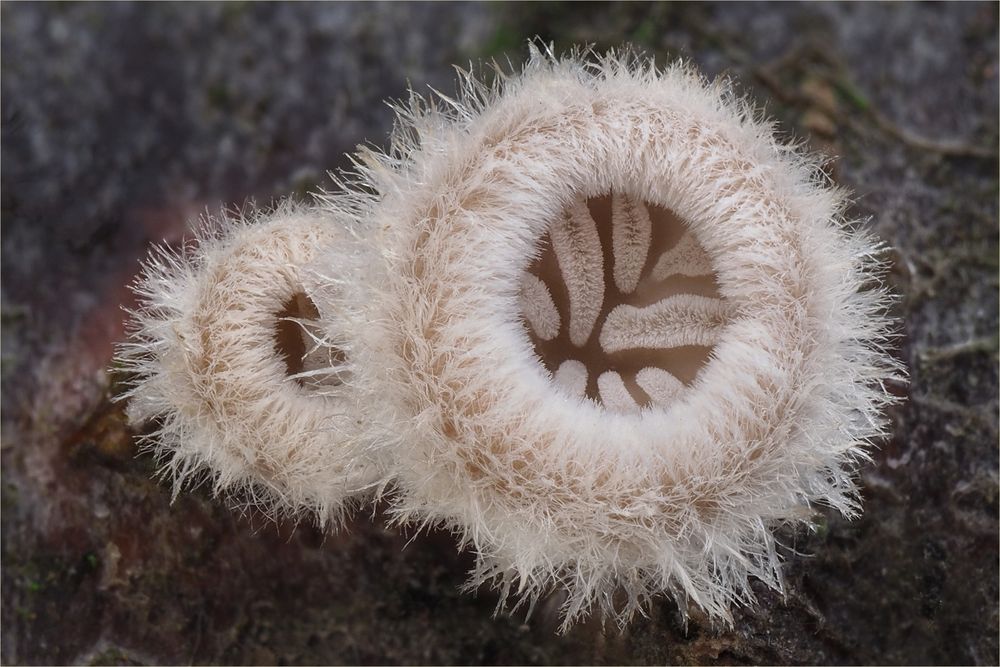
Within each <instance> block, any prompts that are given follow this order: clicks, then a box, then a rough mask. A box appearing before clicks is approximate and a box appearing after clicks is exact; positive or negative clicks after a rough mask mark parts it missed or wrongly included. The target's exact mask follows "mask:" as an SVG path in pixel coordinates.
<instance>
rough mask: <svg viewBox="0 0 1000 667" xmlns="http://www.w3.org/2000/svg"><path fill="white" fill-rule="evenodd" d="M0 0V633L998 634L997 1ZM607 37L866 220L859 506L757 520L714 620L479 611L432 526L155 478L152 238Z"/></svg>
mask: <svg viewBox="0 0 1000 667" xmlns="http://www.w3.org/2000/svg"><path fill="white" fill-rule="evenodd" d="M0 18H2V28H0V30H2V65H0V67H2V123H3V134H2V159H3V170H2V186H3V187H2V190H3V192H2V215H3V265H2V277H3V284H2V325H3V340H2V342H3V350H2V355H3V356H2V382H3V405H2V407H3V415H2V416H3V439H2V464H3V470H2V513H3V516H2V518H3V522H2V562H3V565H2V612H3V619H4V622H3V629H2V647H0V651H2V659H3V661H4V662H5V663H53V662H54V663H59V662H76V663H88V664H112V663H114V664H119V663H121V664H134V663H157V662H170V663H189V662H190V663H251V664H257V663H375V662H379V663H454V662H468V663H511V662H514V663H589V662H597V663H678V662H681V663H683V662H693V663H707V664H731V663H753V662H769V663H800V662H801V663H831V662H836V663H977V664H996V663H997V661H998V659H1000V656H998V648H997V644H998V640H997V627H998V622H1000V617H998V608H997V599H998V595H1000V590H998V571H997V562H998V555H1000V549H998V456H997V436H998V428H997V422H998V415H997V407H998V406H997V395H998V383H997V363H998V352H997V348H998V337H997V327H998V316H997V313H998V306H997V288H998V284H997V283H998V281H997V274H998V260H997V257H998V240H997V236H998V232H997V215H998V211H997V198H998V178H997V154H996V153H997V136H998V134H997V132H998V130H997V114H998V101H997V96H998V87H997V75H998V71H997V29H996V26H997V21H998V14H997V5H996V4H987V3H983V4H978V3H961V4H943V5H911V4H898V5H897V4H887V5H868V4H861V5H854V4H850V5H810V4H781V5H773V6H772V5H756V4H755V5H741V4H725V5H715V4H706V5H686V4H681V5H672V4H671V5H629V4H623V5H603V4H595V5H587V6H583V7H579V6H566V5H548V4H543V5H530V6H494V5H437V4H433V5H364V6H359V5H339V4H338V5H312V4H301V5H300V4H289V5H280V6H279V5H265V4H254V3H251V4H238V3H237V4H225V5H154V6H141V5H137V4H136V5H133V4H108V5H89V4H73V5H64V4H58V5H56V4H21V3H18V4H11V3H6V4H4V5H3V6H2V7H0ZM534 35H539V36H541V37H542V38H543V39H546V40H549V39H552V40H555V42H556V47H557V49H558V48H560V47H566V46H569V45H570V44H572V43H581V42H593V43H595V44H596V45H597V46H598V47H599V48H603V47H607V46H613V45H616V44H618V43H620V42H622V41H625V40H628V41H631V42H633V43H635V44H637V45H639V46H641V47H644V48H646V49H647V50H648V52H649V53H651V54H653V55H655V56H656V57H657V58H658V59H659V60H660V62H663V63H665V62H667V61H668V60H669V59H672V58H674V57H677V56H682V57H685V58H688V59H690V60H691V61H692V62H693V63H694V64H696V65H697V66H698V67H699V68H701V69H702V70H703V71H704V72H705V73H706V74H708V75H709V76H715V75H719V74H725V75H728V76H731V77H733V78H734V79H736V80H737V81H738V85H739V88H740V90H742V91H744V92H746V93H749V94H751V95H752V96H753V97H754V99H755V100H756V101H757V102H758V103H759V104H760V105H761V106H763V107H764V108H765V110H766V112H767V113H768V114H769V115H771V116H773V117H775V118H776V119H777V120H778V122H779V125H778V127H779V131H780V132H782V133H783V134H785V135H787V136H789V137H797V138H800V139H803V140H806V141H807V142H808V144H809V145H810V147H811V148H813V149H815V150H820V151H824V152H826V153H827V154H829V155H831V156H837V160H836V161H835V162H834V161H831V164H830V173H831V175H832V177H833V178H834V179H835V180H836V181H837V182H839V183H841V184H843V185H845V186H847V187H849V188H851V189H852V190H854V192H855V193H856V195H857V199H856V204H855V205H854V210H853V211H852V212H853V213H855V214H857V215H859V216H871V225H872V226H873V228H874V229H875V230H876V231H877V232H878V233H879V234H880V235H881V237H882V238H884V239H885V240H886V241H887V242H888V243H889V244H890V245H891V246H892V247H893V248H894V251H893V263H894V267H893V271H892V273H891V276H890V279H891V280H892V282H893V285H894V287H895V289H896V290H897V291H898V292H899V294H900V295H901V296H902V299H901V301H900V303H899V306H898V313H899V315H900V317H901V318H902V323H903V324H902V330H903V337H902V339H901V341H900V347H899V352H898V354H899V356H900V358H901V359H903V360H904V361H905V363H906V365H907V367H908V370H909V373H910V375H911V383H910V384H909V385H908V386H905V387H896V388H895V390H896V391H898V392H899V393H900V394H901V395H904V396H905V402H904V403H902V404H901V405H900V406H899V407H898V408H897V409H895V410H894V411H893V412H892V420H893V429H892V437H891V438H890V439H889V440H888V441H887V442H885V443H884V444H883V445H882V446H881V447H880V448H879V449H878V450H876V451H874V452H873V457H874V461H873V463H871V464H869V465H866V466H864V467H863V468H862V469H861V470H860V471H859V475H860V479H861V485H862V488H863V494H864V498H865V513H864V516H863V517H862V518H861V519H859V520H856V521H846V520H844V519H842V518H839V517H838V516H836V515H834V514H833V513H829V512H823V511H820V514H819V516H818V519H817V522H818V529H817V530H816V531H814V532H802V531H794V532H793V531H788V532H785V533H783V534H782V540H783V542H784V543H785V545H786V547H787V549H786V551H787V566H786V569H785V576H786V580H787V593H786V595H785V596H784V597H781V596H779V595H777V594H775V593H773V592H770V591H767V590H765V589H764V588H763V587H761V588H759V589H758V593H759V600H758V604H757V605H756V606H754V607H751V608H747V609H742V610H739V611H738V612H737V613H736V615H735V624H734V627H733V628H731V629H726V628H720V627H712V626H711V625H710V624H709V623H708V622H707V620H706V619H705V618H704V617H702V616H700V615H699V614H698V613H696V612H694V613H692V615H691V617H690V619H689V620H688V621H687V622H685V621H684V620H683V619H682V616H681V614H680V612H679V610H678V607H677V605H676V603H675V602H673V601H672V600H671V599H670V598H669V597H666V596H664V597H661V598H659V599H657V600H656V601H655V603H654V604H653V605H652V607H651V608H650V609H649V616H648V618H640V619H636V620H635V621H634V622H632V623H631V624H630V625H629V626H628V627H627V628H626V629H625V630H624V631H622V632H619V631H618V630H617V629H616V628H613V627H608V628H604V629H602V627H601V625H600V622H599V621H598V620H592V621H590V622H588V623H586V624H583V625H581V626H578V627H576V628H574V629H573V630H571V631H570V632H569V633H568V634H566V635H563V636H560V635H557V634H556V632H555V630H556V626H557V622H558V620H557V613H556V611H557V607H558V602H559V600H558V599H555V598H553V599H550V600H547V601H545V602H543V603H541V604H540V605H539V607H538V608H537V609H536V610H535V613H534V614H533V615H532V616H531V617H530V618H528V619H525V617H524V614H523V613H522V612H515V613H513V614H508V613H505V612H501V613H499V614H497V615H494V607H495V601H496V600H495V598H494V597H493V596H492V594H491V593H490V592H489V591H487V590H483V591H480V592H479V594H478V595H469V594H461V593H460V592H459V590H458V589H459V586H460V585H461V584H462V582H463V581H464V578H465V573H466V571H467V570H468V569H469V568H470V567H471V564H472V558H471V556H470V555H469V554H467V553H460V552H459V551H458V550H457V548H456V545H455V542H454V540H453V539H452V538H451V536H449V535H447V534H442V533H431V534H422V535H420V536H417V537H416V538H415V539H413V541H412V542H409V539H410V537H412V536H411V535H408V534H405V533H403V532H401V531H399V530H395V529H388V528H385V527H384V522H383V521H382V517H381V516H378V515H376V516H375V517H371V516H367V515H362V516H359V517H357V518H356V519H354V520H353V521H352V522H351V523H350V525H349V526H348V527H347V529H346V530H344V531H342V532H339V533H337V534H333V535H324V534H321V533H320V532H318V531H317V530H316V529H314V528H312V527H310V526H307V525H299V526H293V525H289V524H282V525H275V524H274V523H272V522H270V521H268V520H267V519H265V518H264V517H261V516H255V515H248V514H240V513H235V512H232V511H230V509H229V508H227V507H225V506H224V505H223V504H222V503H220V502H218V501H216V500H214V499H212V498H211V497H210V495H209V494H208V493H207V492H205V491H204V490H195V491H193V492H189V493H184V494H182V495H179V496H178V497H177V499H176V500H175V501H174V502H173V503H171V493H170V489H169V487H168V486H167V485H166V484H164V483H161V482H159V481H157V480H156V479H155V478H154V473H155V471H156V465H155V462H154V461H153V460H152V459H151V457H150V456H149V455H146V454H143V453H142V452H141V451H139V450H138V449H137V446H136V439H135V437H136V435H137V434H136V433H134V432H133V431H131V430H130V429H129V428H128V427H127V426H126V424H125V422H124V419H123V415H122V412H121V406H120V405H118V404H113V403H111V402H110V400H109V398H110V397H111V396H113V395H114V394H115V393H116V392H117V391H119V390H120V389H119V387H118V386H117V384H116V377H115V375H114V373H108V372H107V369H108V368H109V366H110V365H111V354H112V346H113V343H114V342H115V341H117V340H120V339H121V337H122V320H123V317H124V315H123V313H122V311H121V310H120V306H121V305H122V304H124V305H126V306H127V305H129V303H130V295H129V293H128V291H127V289H126V285H127V284H128V282H129V281H130V279H131V278H132V276H133V275H134V273H135V271H136V269H137V261H138V259H139V258H140V257H142V256H143V255H144V254H145V252H146V249H147V247H148V245H149V244H150V243H153V242H160V241H164V240H165V241H167V242H168V243H178V242H179V241H180V240H181V239H182V238H183V236H184V234H185V231H186V230H187V229H188V227H187V225H188V223H189V221H190V220H191V219H192V218H193V217H195V216H196V215H197V214H198V213H199V212H202V211H204V210H205V209H206V208H208V209H212V210H217V209H218V208H220V207H222V206H228V207H232V206H237V207H238V206H240V205H242V204H243V203H244V202H245V201H246V200H247V199H248V198H254V199H256V200H257V201H258V202H268V201H271V200H272V199H274V198H278V197H282V196H285V195H288V194H293V195H295V196H299V197H302V196H304V195H305V193H306V192H308V191H312V190H315V188H316V187H318V186H322V185H324V184H325V183H326V179H325V176H324V174H325V172H326V171H327V170H329V169H334V168H337V167H343V166H346V160H345V158H344V157H343V154H344V153H345V152H347V151H350V150H353V148H354V146H355V145H357V144H359V143H362V142H364V141H370V142H372V143H374V144H376V145H379V144H382V143H383V142H384V139H385V136H386V134H387V132H388V130H389V128H390V127H391V122H392V120H391V111H390V110H389V109H388V108H387V107H386V106H385V105H383V104H382V103H381V100H382V99H384V98H392V97H396V98H399V97H403V96H404V93H405V87H406V82H407V80H409V81H410V82H411V83H412V85H413V86H414V87H415V88H416V89H418V90H425V86H426V85H433V86H434V87H435V88H437V89H439V90H442V91H444V92H446V93H447V92H449V91H451V90H454V84H453V83H452V71H451V69H450V64H451V63H459V64H467V63H468V61H469V60H470V59H472V60H476V59H479V58H489V57H493V56H498V55H500V54H502V53H507V54H510V55H511V58H512V60H514V61H515V62H517V61H518V60H521V59H523V57H524V55H525V53H526V48H525V43H524V40H525V39H526V38H528V37H531V36H534Z"/></svg>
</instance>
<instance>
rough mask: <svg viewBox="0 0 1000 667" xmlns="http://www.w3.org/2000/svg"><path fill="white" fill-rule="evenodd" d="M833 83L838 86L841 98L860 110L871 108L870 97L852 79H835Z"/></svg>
mask: <svg viewBox="0 0 1000 667" xmlns="http://www.w3.org/2000/svg"><path fill="white" fill-rule="evenodd" d="M833 85H834V87H836V89H837V92H838V93H840V96H841V98H843V99H844V100H845V101H846V102H848V103H849V104H850V105H851V106H853V107H854V108H856V109H857V110H858V111H868V109H870V108H871V106H872V105H871V102H870V101H869V100H868V97H866V96H865V94H864V93H863V92H861V89H859V88H858V87H857V86H855V85H854V83H853V82H851V81H850V80H848V79H846V78H839V79H836V80H834V82H833Z"/></svg>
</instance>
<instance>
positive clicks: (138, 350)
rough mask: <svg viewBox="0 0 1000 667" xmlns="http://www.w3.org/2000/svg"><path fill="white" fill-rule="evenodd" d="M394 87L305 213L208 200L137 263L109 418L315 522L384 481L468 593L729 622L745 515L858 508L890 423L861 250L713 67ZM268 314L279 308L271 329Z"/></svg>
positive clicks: (878, 312) (875, 253) (636, 63)
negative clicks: (203, 213)
mask: <svg viewBox="0 0 1000 667" xmlns="http://www.w3.org/2000/svg"><path fill="white" fill-rule="evenodd" d="M459 72H460V76H461V84H460V93H459V95H458V96H457V99H451V98H449V97H446V96H444V95H441V94H438V95H437V98H436V99H432V100H424V99H422V98H420V97H419V96H417V95H412V96H411V99H410V101H409V104H406V105H399V106H397V107H396V110H397V113H398V122H397V126H396V128H395V130H394V132H393V134H392V136H391V141H390V147H389V149H388V151H387V152H386V153H385V154H380V153H377V152H374V151H372V150H367V149H362V150H361V151H360V152H359V153H358V155H357V156H356V157H355V164H356V171H355V172H354V173H353V174H351V175H349V176H346V177H344V178H343V179H342V180H339V181H337V186H338V189H337V190H336V191H333V192H330V193H326V194H324V195H323V196H322V197H321V198H320V203H319V204H318V205H316V206H313V207H303V206H293V205H291V204H285V205H282V206H280V207H279V208H278V209H277V210H276V211H273V212H271V213H268V214H261V213H255V214H254V215H253V216H252V217H253V219H252V220H247V219H243V218H239V219H224V220H222V221H216V222H211V223H209V224H208V225H207V226H206V227H205V229H204V230H202V232H201V233H200V235H199V238H198V239H197V242H195V243H191V244H187V245H185V246H184V247H183V249H182V250H181V251H180V252H179V253H173V252H170V251H167V250H163V249H160V250H157V251H154V253H153V254H152V256H151V258H150V259H149V260H148V262H147V263H146V265H145V267H144V270H143V273H142V275H141V276H140V279H139V281H138V282H137V284H136V286H135V290H136V292H137V294H138V295H139V298H140V306H139V308H138V309H137V310H136V311H134V312H133V313H132V321H131V329H130V340H129V341H128V342H127V343H125V344H123V345H122V346H121V347H120V349H119V354H118V358H119V360H120V361H121V363H122V364H123V366H124V370H126V371H128V372H131V373H132V374H133V375H134V378H135V379H134V384H133V387H132V389H131V391H129V392H128V394H127V395H126V396H127V397H129V398H130V401H129V406H128V414H129V417H130V419H131V420H132V421H133V423H142V422H146V421H149V420H155V421H157V423H158V426H157V428H156V430H155V431H154V432H153V433H151V434H150V435H148V436H146V439H145V441H146V443H147V445H148V446H149V447H150V448H151V449H152V450H153V451H154V452H155V453H156V455H157V456H158V457H159V458H160V459H161V461H162V462H163V465H164V467H163V470H164V473H165V474H166V475H168V476H169V477H171V478H172V479H173V481H174V484H175V493H176V490H177V489H179V488H180V487H181V486H182V485H183V484H184V483H185V482H186V481H188V480H190V479H192V478H193V477H199V478H201V477H202V475H199V474H198V473H203V474H204V475H205V476H207V477H208V478H210V479H211V480H212V483H213V484H214V490H215V492H216V493H226V494H232V495H234V496H235V497H236V498H238V499H239V498H249V502H257V503H260V504H263V505H264V506H265V507H267V508H269V509H270V510H272V512H274V513H276V514H286V513H287V514H292V515H296V516H299V515H302V514H307V515H310V516H312V517H313V518H314V519H316V520H318V521H319V522H320V523H323V524H336V523H337V521H338V520H339V519H340V518H341V517H342V516H343V513H344V512H345V511H347V510H349V509H350V508H352V507H354V506H355V505H356V504H357V503H358V502H360V500H359V499H360V498H364V497H367V496H370V495H373V494H375V495H380V494H381V491H382V490H384V489H387V488H392V489H394V493H393V494H392V495H391V497H390V502H391V507H390V513H391V515H392V516H393V517H394V519H395V520H396V521H398V522H400V523H407V524H413V525H417V526H420V527H427V526H439V527H443V528H445V529H448V530H451V531H453V532H454V533H455V534H456V535H457V536H458V537H459V539H460V541H461V544H462V545H463V546H466V547H468V548H470V549H471V550H472V551H473V552H474V553H475V555H476V559H477V562H476V566H475V569H474V571H473V573H472V576H471V578H470V580H469V582H468V587H469V588H475V587H477V586H479V585H481V584H483V583H487V582H488V583H491V584H492V585H493V586H495V587H496V588H497V589H498V590H499V592H500V597H501V604H503V603H504V602H505V601H507V600H508V599H512V600H513V601H514V602H515V604H522V603H523V604H528V605H529V606H530V605H533V604H534V602H535V601H536V600H537V599H538V598H539V597H540V596H541V595H543V594H545V593H547V592H549V591H552V590H554V589H562V590H564V591H565V593H566V601H565V604H564V605H563V608H562V612H563V626H562V627H563V628H564V629H565V628H568V627H569V626H570V625H571V624H573V623H574V622H575V621H577V620H578V619H580V618H581V617H582V616H583V615H585V614H586V613H588V611H589V610H590V609H591V608H592V607H593V606H595V605H596V606H597V607H598V608H599V609H600V610H602V612H603V613H604V614H606V615H608V616H610V617H611V618H613V619H614V620H616V621H617V622H618V623H620V624H624V623H625V622H627V621H628V619H629V618H631V617H632V615H633V614H634V613H635V612H643V610H644V607H645V605H646V603H647V601H648V599H649V598H650V596H652V595H655V594H659V593H661V592H669V593H672V594H674V595H675V596H676V598H677V600H678V602H679V604H680V605H681V608H682V610H685V611H686V609H687V603H688V602H691V603H694V604H695V605H697V606H699V607H701V608H702V609H703V610H704V611H705V612H706V613H707V614H708V615H709V616H710V617H712V618H713V619H717V620H722V621H727V622H731V620H732V617H731V611H730V610H731V607H732V606H733V605H734V604H748V603H750V602H752V601H753V600H754V595H753V592H752V590H751V588H750V583H749V580H750V577H756V578H757V579H759V580H761V581H762V582H764V583H765V584H767V585H768V586H770V587H772V588H775V589H778V590H781V589H782V578H781V570H780V565H781V558H780V556H779V554H778V552H777V550H776V542H775V537H774V534H773V531H774V529H775V527H776V526H778V525H781V524H785V523H790V522H805V523H808V522H809V520H810V517H811V515H812V513H813V508H814V506H815V505H817V504H823V505H828V506H830V507H833V508H836V509H837V510H839V511H840V512H842V513H843V514H844V515H846V516H848V517H851V516H855V515H856V514H857V513H858V512H859V510H860V508H859V499H858V494H857V489H856V469H857V466H858V464H859V462H860V461H862V460H864V459H866V458H867V456H868V454H867V451H868V447H869V445H871V444H872V443H873V442H874V441H876V440H878V439H880V438H882V437H884V436H885V435H886V429H887V421H886V418H885V416H884V411H885V407H886V406H887V405H888V404H889V403H891V402H892V401H893V400H894V399H893V397H892V396H891V395H890V393H889V392H888V391H887V389H886V383H887V382H888V381H890V380H895V379H901V378H902V375H903V371H902V368H901V366H900V364H899V363H898V362H897V361H895V360H894V359H893V358H892V357H891V356H890V354H889V353H888V352H887V349H886V348H887V345H888V342H889V340H890V338H891V334H892V327H893V321H892V319H891V318H890V317H889V316H888V314H887V311H888V306H889V304H890V303H891V297H890V296H889V294H888V292H887V290H886V288H885V287H884V286H883V284H882V281H881V275H882V274H883V272H884V267H883V266H882V264H881V263H880V260H879V259H878V257H879V255H880V253H881V252H882V250H883V248H882V246H881V245H880V244H879V243H878V242H877V241H876V240H875V239H874V238H873V237H872V236H871V235H870V234H869V233H868V232H866V231H864V225H863V223H862V222H861V221H856V220H850V219H848V218H846V217H845V208H846V193H845V192H844V191H842V190H841V189H839V188H836V187H834V186H833V185H832V184H831V183H830V182H829V180H828V179H827V178H826V177H825V176H824V175H823V173H822V172H821V171H820V169H819V161H818V160H817V158H815V157H812V156H809V155H807V154H805V153H803V152H801V151H800V150H799V149H798V148H797V147H795V146H788V145H786V144H783V143H781V142H779V141H778V140H777V139H776V138H775V136H774V133H773V128H772V127H771V125H770V124H769V123H767V122H765V121H764V120H762V119H760V118H758V117H757V116H756V115H755V113H754V111H753V108H752V106H751V105H750V103H749V102H747V101H746V100H743V99H740V98H739V97H737V96H736V95H735V94H734V93H733V91H732V88H731V86H730V85H729V84H728V83H727V82H726V81H724V80H717V81H715V82H712V83H709V82H707V81H705V80H704V79H702V78H701V77H700V76H699V75H698V74H696V73H695V72H694V71H693V70H692V69H691V68H689V67H688V66H686V65H684V64H680V63H678V64H673V65H671V66H669V67H667V68H666V69H663V70H660V69H658V68H657V67H656V66H655V64H654V63H653V62H652V61H643V60H640V59H638V58H637V57H635V56H634V55H632V54H631V53H630V52H621V53H618V52H612V53H608V54H606V55H602V56H598V55H596V54H592V53H591V52H589V51H588V52H575V53H573V54H571V55H568V56H565V57H558V58H557V57H555V56H553V55H552V54H551V52H549V53H546V54H543V53H540V52H539V51H538V50H537V49H536V48H534V47H533V48H532V54H531V59H530V61H529V62H528V64H527V65H526V66H525V68H524V70H523V71H522V72H520V73H516V74H506V73H504V72H502V71H500V70H499V68H497V76H496V79H495V82H494V83H493V84H491V85H486V84H484V83H482V82H480V81H478V80H477V79H476V78H475V77H474V76H473V75H472V74H470V73H469V72H465V71H461V70H459ZM290 324H294V325H295V327H297V328H295V327H291V328H290V326H289V325H290Z"/></svg>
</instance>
